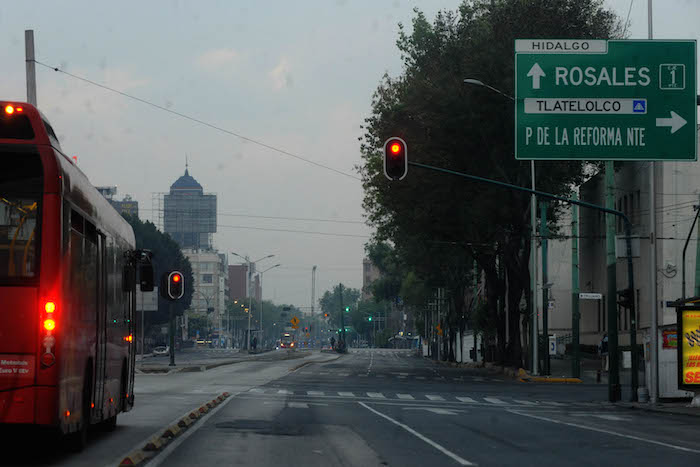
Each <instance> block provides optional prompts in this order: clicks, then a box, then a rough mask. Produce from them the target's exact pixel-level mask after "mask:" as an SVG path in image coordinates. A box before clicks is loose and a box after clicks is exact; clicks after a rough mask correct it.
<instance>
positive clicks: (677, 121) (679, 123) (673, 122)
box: [656, 110, 688, 134]
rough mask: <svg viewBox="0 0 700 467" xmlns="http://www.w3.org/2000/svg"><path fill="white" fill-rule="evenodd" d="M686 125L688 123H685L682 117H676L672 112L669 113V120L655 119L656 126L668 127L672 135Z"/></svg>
mask: <svg viewBox="0 0 700 467" xmlns="http://www.w3.org/2000/svg"><path fill="white" fill-rule="evenodd" d="M686 123H688V122H686V121H685V119H684V118H683V117H681V116H680V115H678V114H677V113H676V112H674V111H673V110H672V111H671V118H657V119H656V126H670V127H671V134H674V133H675V132H676V131H678V130H680V129H681V128H683V125H685V124H686Z"/></svg>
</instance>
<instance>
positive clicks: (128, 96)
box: [34, 60, 361, 181]
mask: <svg viewBox="0 0 700 467" xmlns="http://www.w3.org/2000/svg"><path fill="white" fill-rule="evenodd" d="M34 63H36V64H37V65H41V66H43V67H46V68H48V69H50V70H53V71H55V72H58V73H63V74H64V75H66V76H70V77H71V78H74V79H77V80H80V81H83V82H85V83H88V84H91V85H93V86H97V87H99V88H102V89H104V90H107V91H110V92H113V93H115V94H119V95H120V96H123V97H126V98H128V99H132V100H135V101H137V102H140V103H142V104H145V105H148V106H151V107H153V108H155V109H158V110H161V111H163V112H167V113H169V114H171V115H175V116H177V117H180V118H184V119H186V120H190V121H192V122H195V123H198V124H200V125H203V126H206V127H209V128H211V129H213V130H216V131H220V132H222V133H226V134H228V135H231V136H235V137H236V138H239V139H242V140H243V141H247V142H249V143H252V144H255V145H258V146H261V147H263V148H266V149H269V150H271V151H275V152H278V153H280V154H284V155H286V156H289V157H293V158H295V159H298V160H300V161H303V162H306V163H308V164H312V165H315V166H316V167H320V168H323V169H326V170H330V171H331V172H335V173H337V174H339V175H343V176H345V177H349V178H352V179H354V180H358V181H360V180H361V179H360V178H359V177H356V176H355V175H352V174H350V173H347V172H343V171H342V170H338V169H335V168H333V167H330V166H328V165H325V164H321V163H320V162H316V161H313V160H311V159H307V158H305V157H302V156H300V155H298V154H294V153H292V152H290V151H287V150H285V149H281V148H278V147H276V146H272V145H271V144H267V143H265V142H263V141H260V140H256V139H254V138H250V137H248V136H244V135H242V134H240V133H237V132H235V131H231V130H227V129H225V128H222V127H220V126H217V125H214V124H213V123H209V122H206V121H204V120H201V119H199V118H196V117H192V116H190V115H187V114H184V113H182V112H178V111H175V110H171V109H168V108H167V107H164V106H162V105H158V104H156V103H155V102H151V101H149V100H146V99H143V98H141V97H137V96H134V95H132V94H128V93H126V92H124V91H120V90H118V89H114V88H112V87H109V86H107V85H105V84H102V83H98V82H97V81H93V80H91V79H88V78H85V77H83V76H79V75H76V74H73V73H70V72H68V71H65V70H62V69H61V68H59V67H56V66H51V65H47V64H46V63H42V62H40V61H39V60H34Z"/></svg>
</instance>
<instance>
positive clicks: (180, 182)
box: [163, 166, 216, 250]
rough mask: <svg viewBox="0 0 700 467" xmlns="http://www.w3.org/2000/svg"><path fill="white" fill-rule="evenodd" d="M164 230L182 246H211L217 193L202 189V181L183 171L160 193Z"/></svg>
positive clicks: (199, 247)
mask: <svg viewBox="0 0 700 467" xmlns="http://www.w3.org/2000/svg"><path fill="white" fill-rule="evenodd" d="M163 215H164V224H163V231H164V232H166V233H168V234H170V236H171V237H173V239H174V240H175V241H176V242H178V243H179V244H180V246H181V247H182V248H191V249H203V250H206V249H210V248H212V234H214V233H215V232H216V195H215V194H211V193H207V194H205V193H204V189H203V188H202V185H200V184H199V182H197V180H195V179H194V177H192V176H191V175H190V174H189V169H188V168H187V166H185V174H184V175H183V176H182V177H180V178H178V179H177V180H175V183H173V184H172V185H170V193H166V194H165V195H164V196H163Z"/></svg>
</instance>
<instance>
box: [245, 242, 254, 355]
mask: <svg viewBox="0 0 700 467" xmlns="http://www.w3.org/2000/svg"><path fill="white" fill-rule="evenodd" d="M245 260H246V262H247V263H248V339H247V343H246V347H245V348H246V350H247V351H248V352H250V317H251V315H252V314H253V297H252V295H253V294H252V290H253V270H252V269H251V267H250V259H249V258H248V255H246V257H245Z"/></svg>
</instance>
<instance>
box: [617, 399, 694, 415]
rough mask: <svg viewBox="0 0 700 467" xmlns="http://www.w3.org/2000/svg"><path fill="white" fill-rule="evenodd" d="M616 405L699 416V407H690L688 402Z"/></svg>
mask: <svg viewBox="0 0 700 467" xmlns="http://www.w3.org/2000/svg"><path fill="white" fill-rule="evenodd" d="M615 405H616V406H618V407H624V408H628V409H631V410H643V411H645V412H655V413H662V414H666V415H669V414H672V415H689V416H694V417H700V407H691V406H690V402H688V401H686V402H660V403H658V404H656V405H651V404H649V403H641V402H617V403H616V404H615Z"/></svg>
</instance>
